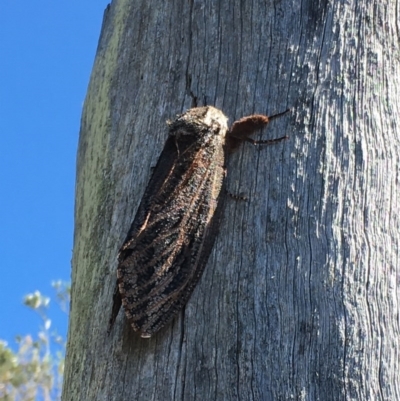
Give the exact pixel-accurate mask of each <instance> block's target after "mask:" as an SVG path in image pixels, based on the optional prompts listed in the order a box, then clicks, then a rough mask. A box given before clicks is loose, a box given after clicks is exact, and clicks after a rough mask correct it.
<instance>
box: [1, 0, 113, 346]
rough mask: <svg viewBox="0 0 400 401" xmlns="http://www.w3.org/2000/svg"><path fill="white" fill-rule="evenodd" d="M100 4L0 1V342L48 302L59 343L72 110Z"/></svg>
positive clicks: (75, 112)
mask: <svg viewBox="0 0 400 401" xmlns="http://www.w3.org/2000/svg"><path fill="white" fill-rule="evenodd" d="M107 4H108V1H101V0H85V1H83V2H82V1H77V0H68V1H57V0H51V1H49V0H40V1H32V0H24V1H21V0H1V5H0V60H1V61H0V80H1V83H0V149H1V157H0V187H1V197H0V199H1V200H0V202H1V204H0V213H1V216H0V219H1V228H0V252H1V280H0V339H3V340H6V341H8V342H9V345H12V343H13V339H14V337H15V336H16V335H17V334H19V335H25V334H36V333H37V332H38V328H39V325H40V319H39V318H38V317H37V316H36V315H35V313H34V312H32V311H31V310H29V309H28V308H27V307H25V306H23V304H22V299H23V297H24V295H26V294H28V293H32V292H34V291H35V290H39V291H40V292H42V293H43V294H45V295H48V296H50V297H51V298H52V303H53V306H52V308H51V309H50V318H51V319H52V321H53V324H52V327H54V328H57V331H58V332H60V333H61V334H63V335H64V336H65V334H66V330H67V317H66V315H65V314H64V313H63V312H61V311H60V310H59V309H58V308H57V307H56V305H55V302H54V301H55V299H54V291H53V289H52V288H51V282H52V281H53V280H58V279H62V280H68V281H69V280H70V274H71V263H70V261H71V257H72V238H73V208H74V188H75V159H76V151H77V144H78V135H79V125H80V117H81V111H82V105H83V102H84V99H85V95H86V89H87V86H88V83H89V77H90V72H91V69H92V65H93V61H94V56H95V52H96V47H97V42H98V38H99V35H100V29H101V23H102V18H103V11H104V9H105V7H106V6H107Z"/></svg>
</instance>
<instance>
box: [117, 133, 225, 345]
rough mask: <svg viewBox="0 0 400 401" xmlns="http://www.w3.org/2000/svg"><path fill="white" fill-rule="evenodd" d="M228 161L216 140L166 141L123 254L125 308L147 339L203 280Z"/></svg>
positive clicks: (121, 274)
mask: <svg viewBox="0 0 400 401" xmlns="http://www.w3.org/2000/svg"><path fill="white" fill-rule="evenodd" d="M210 155H212V157H210ZM224 163H225V151H224V149H223V147H222V146H221V145H220V144H218V143H214V142H213V139H210V143H208V144H207V146H204V144H199V143H198V142H196V140H195V139H194V138H190V137H189V138H180V139H179V141H178V140H177V139H176V138H175V137H172V136H171V137H169V139H168V140H167V142H166V144H165V147H164V150H163V152H162V154H161V156H160V158H159V161H158V163H157V166H156V167H155V169H154V172H153V176H152V178H151V180H150V182H149V184H148V187H147V189H146V191H145V195H144V196H143V199H142V202H141V204H140V206H139V209H138V212H137V214H136V217H135V219H134V221H133V223H132V226H131V229H130V230H129V234H128V236H127V238H126V241H125V243H124V245H123V246H122V248H121V250H120V254H119V266H118V280H119V289H120V292H121V296H122V303H123V305H124V308H125V312H126V314H127V316H128V318H129V319H130V321H131V324H132V327H133V328H134V329H135V330H137V331H140V332H141V333H142V336H143V337H150V336H151V335H152V334H153V333H155V332H156V331H157V330H159V329H160V328H161V327H162V326H164V325H165V324H166V323H167V322H168V321H170V320H171V319H172V318H173V317H174V316H175V314H176V313H178V311H179V310H181V309H182V307H183V306H184V305H185V303H186V302H187V300H188V298H189V297H190V295H191V293H192V291H193V289H194V287H195V285H196V284H197V282H198V280H199V278H200V277H201V274H202V272H203V270H204V267H205V265H206V263H207V260H208V257H209V255H210V252H211V249H212V247H213V244H214V240H215V237H216V235H217V232H218V227H219V223H220V219H221V212H222V208H223V198H224V196H223V195H224V194H223V186H224V175H225V173H224Z"/></svg>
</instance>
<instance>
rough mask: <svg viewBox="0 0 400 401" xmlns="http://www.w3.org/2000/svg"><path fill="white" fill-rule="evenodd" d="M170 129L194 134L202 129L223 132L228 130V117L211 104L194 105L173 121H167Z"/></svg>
mask: <svg viewBox="0 0 400 401" xmlns="http://www.w3.org/2000/svg"><path fill="white" fill-rule="evenodd" d="M167 123H168V125H169V127H170V131H171V132H173V131H179V132H180V134H183V133H184V132H182V131H186V133H187V134H189V135H190V134H196V133H199V132H203V131H208V132H209V131H210V129H211V130H212V131H214V132H215V133H217V132H218V133H219V132H221V133H223V134H224V135H225V134H226V132H227V131H228V117H226V116H225V114H224V113H222V111H220V110H218V109H216V108H215V107H212V106H205V107H195V108H192V109H189V110H188V111H186V112H185V113H183V114H181V115H179V116H178V117H177V118H176V120H174V121H167Z"/></svg>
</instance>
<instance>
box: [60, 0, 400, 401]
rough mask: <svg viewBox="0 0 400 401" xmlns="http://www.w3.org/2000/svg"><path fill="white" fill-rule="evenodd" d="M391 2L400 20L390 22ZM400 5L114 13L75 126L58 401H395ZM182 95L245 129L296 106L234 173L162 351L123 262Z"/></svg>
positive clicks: (240, 157)
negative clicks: (131, 300) (122, 301)
mask: <svg viewBox="0 0 400 401" xmlns="http://www.w3.org/2000/svg"><path fill="white" fill-rule="evenodd" d="M396 7H397V8H396ZM399 20H400V15H399V8H398V5H396V2H393V1H390V0H382V1H379V2H371V1H368V0H351V1H340V0H339V1H335V2H327V1H325V0H319V1H312V0H304V1H302V2H299V1H293V0H282V1H265V0H253V1H245V0H242V1H238V0H236V1H220V0H201V1H200V0H198V1H197V0H196V1H195V0H192V1H191V0H176V1H154V0H136V1H128V0H118V1H113V3H112V4H111V6H110V7H109V8H108V9H107V10H106V13H105V20H104V24H103V29H102V35H101V38H100V42H99V48H98V52H97V56H96V61H95V65H94V68H93V73H92V77H91V81H90V86H89V89H88V94H87V98H86V102H85V107H84V111H83V116H82V127H81V133H80V143H79V152H78V165H77V169H78V172H77V193H76V214H75V219H76V227H75V245H74V257H73V274H72V280H73V282H72V305H71V315H70V328H69V335H68V349H67V358H66V370H65V383H64V391H63V400H64V401H70V400H71V401H72V400H73V401H78V400H82V401H87V400H107V401H110V400H116V401H124V400H146V401H147V400H163V401H168V400H190V401H192V400H202V401H203V400H218V401H220V400H242V401H244V400H291V399H293V400H307V401H311V400H321V401H330V400H388V401H392V400H399V399H400V385H399V382H400V381H399V380H398V374H399V371H400V366H399V365H400V364H399V345H400V344H399V342H400V341H399V336H400V333H399V331H400V330H399V304H398V302H399V298H400V292H399V277H400V270H399V268H400V263H399V262H400V258H399V236H400V232H399V231H400V229H399V227H400V221H399V217H398V215H399V205H398V202H399V196H398V194H399V172H400V170H399V160H400V140H399V135H398V132H399V127H398V122H397V121H398V116H399V115H400V114H399V113H400V104H399V100H398V99H399V95H398V94H399V93H400V85H399V77H400V56H399ZM190 92H192V93H193V94H194V95H196V96H197V97H198V98H199V104H200V105H201V104H202V103H203V100H204V98H206V100H207V103H208V104H211V105H215V106H216V107H219V108H221V109H222V110H223V111H224V112H225V113H226V114H227V115H228V116H229V117H230V119H231V121H233V120H234V119H236V118H239V117H242V116H244V115H247V114H250V113H253V112H258V113H269V114H271V113H274V112H279V111H282V110H284V109H286V108H287V107H293V108H294V109H293V112H292V113H291V115H289V116H285V117H283V118H281V119H280V120H276V121H274V122H273V123H271V125H270V126H269V128H268V129H267V130H264V131H263V137H264V138H272V137H278V136H281V135H283V134H286V135H289V136H290V140H289V141H287V142H285V143H283V144H282V143H281V144H278V145H276V146H271V147H267V148H263V149H260V150H259V149H257V148H254V147H252V146H251V145H249V144H247V145H245V146H244V147H243V148H242V151H241V152H238V153H237V154H234V155H233V156H232V158H231V160H230V161H229V165H228V168H229V180H228V186H229V188H230V190H231V191H233V192H241V191H243V192H245V193H246V194H247V196H248V198H249V200H248V201H247V202H235V201H230V202H228V205H227V208H226V210H225V220H224V222H223V224H222V227H221V233H220V235H219V237H218V239H217V241H216V245H215V247H214V250H213V254H212V257H211V258H210V260H209V263H208V266H207V269H206V271H205V274H204V275H203V277H202V280H201V281H200V283H199V285H198V287H197V288H196V290H195V292H194V294H193V296H192V298H191V300H190V301H189V303H188V305H187V307H186V309H185V311H184V313H182V314H181V316H180V317H179V318H178V319H175V321H174V322H173V324H172V325H169V326H168V327H166V328H165V329H163V330H162V331H161V332H160V333H159V334H158V335H156V336H155V337H154V338H151V339H150V340H144V339H140V338H139V337H138V336H137V335H135V333H133V331H132V330H131V329H130V327H129V325H128V324H127V322H126V319H125V316H124V315H123V313H120V314H119V316H118V319H117V322H116V325H115V327H114V329H113V331H112V333H111V335H110V336H107V334H106V330H107V321H108V318H109V316H110V313H111V306H112V291H113V289H114V283H115V270H116V255H117V252H118V248H119V246H120V245H121V243H122V241H123V239H124V237H125V235H126V232H127V230H128V227H129V225H130V223H131V220H132V218H133V217H134V215H135V211H136V208H137V206H138V204H139V201H140V198H141V196H142V194H143V191H144V188H145V185H146V183H147V180H148V179H149V176H150V174H151V166H154V164H155V162H156V160H157V158H158V155H159V153H160V151H161V149H162V147H163V143H164V141H165V139H166V135H167V130H166V125H165V121H166V120H167V119H168V118H171V117H174V115H175V114H177V113H180V112H182V111H184V110H186V109H187V108H189V107H191V104H192V98H191V96H190Z"/></svg>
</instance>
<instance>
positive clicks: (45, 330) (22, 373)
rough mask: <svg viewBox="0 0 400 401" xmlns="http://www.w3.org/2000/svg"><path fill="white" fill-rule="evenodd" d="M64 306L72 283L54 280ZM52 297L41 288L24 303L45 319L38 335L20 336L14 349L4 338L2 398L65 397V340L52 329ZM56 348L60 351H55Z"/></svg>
mask: <svg viewBox="0 0 400 401" xmlns="http://www.w3.org/2000/svg"><path fill="white" fill-rule="evenodd" d="M52 286H53V287H54V288H55V290H56V295H57V300H58V303H59V304H60V306H61V308H62V309H63V310H65V311H67V306H68V303H69V295H70V286H69V284H67V283H65V282H62V281H57V282H54V283H52ZM49 303H50V299H49V298H47V297H45V296H43V295H42V294H41V293H40V292H39V291H35V292H34V293H32V294H28V295H27V296H26V297H25V298H24V304H25V305H26V306H27V307H29V308H31V309H33V310H34V311H35V312H36V313H38V314H39V316H40V317H41V319H42V326H41V328H40V331H39V333H38V334H37V339H36V340H34V339H33V337H32V336H31V335H26V336H24V337H21V336H19V337H17V338H16V342H17V347H18V350H17V351H16V352H14V351H13V350H12V349H11V348H9V347H8V345H7V343H6V342H5V341H2V340H0V400H1V401H35V400H43V401H56V400H60V399H61V385H62V378H63V373H64V352H65V342H64V340H63V339H62V338H61V337H60V336H59V335H57V334H56V333H54V332H50V327H51V320H50V319H49V318H48V316H47V313H48V308H49ZM54 348H59V349H60V351H57V352H55V351H54Z"/></svg>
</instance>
